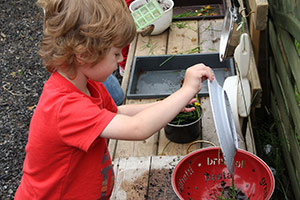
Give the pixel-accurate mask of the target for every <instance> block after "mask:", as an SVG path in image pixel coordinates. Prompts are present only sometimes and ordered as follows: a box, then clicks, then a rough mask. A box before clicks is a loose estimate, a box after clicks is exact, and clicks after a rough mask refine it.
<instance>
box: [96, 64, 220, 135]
mask: <svg viewBox="0 0 300 200" xmlns="http://www.w3.org/2000/svg"><path fill="white" fill-rule="evenodd" d="M207 78H208V79H209V80H210V81H212V80H213V79H214V74H213V71H212V70H211V68H209V67H206V66H205V65H203V64H198V65H194V66H192V67H190V68H188V69H187V71H186V74H185V78H184V83H183V86H182V87H181V88H180V89H179V90H178V91H176V92H175V93H173V94H172V95H170V96H169V97H167V98H165V99H164V100H162V101H160V102H155V103H153V104H150V105H149V106H148V107H144V106H145V105H140V109H141V111H140V112H138V111H139V108H137V109H136V110H135V111H133V112H132V113H130V112H129V111H127V114H129V115H123V114H117V115H116V116H115V117H114V118H113V119H112V121H111V122H110V123H109V124H108V126H107V127H106V128H105V129H104V130H103V132H102V133H101V135H100V136H101V137H105V138H112V139H123V140H144V139H146V138H148V137H150V136H151V135H153V134H154V133H155V132H157V131H158V130H160V129H161V128H163V127H164V126H165V125H166V124H167V123H168V122H170V121H171V120H172V119H173V118H174V117H175V116H176V115H177V114H178V113H179V112H180V111H181V110H182V109H183V108H184V107H185V106H186V105H187V104H189V103H190V101H191V99H193V97H194V96H195V94H196V93H198V92H199V91H200V89H201V85H202V81H203V80H205V79H207ZM142 107H144V108H145V109H142ZM124 108H125V107H124ZM128 112H129V113H128ZM134 112H137V114H134ZM120 113H122V111H121V110H120ZM130 114H133V116H130Z"/></svg>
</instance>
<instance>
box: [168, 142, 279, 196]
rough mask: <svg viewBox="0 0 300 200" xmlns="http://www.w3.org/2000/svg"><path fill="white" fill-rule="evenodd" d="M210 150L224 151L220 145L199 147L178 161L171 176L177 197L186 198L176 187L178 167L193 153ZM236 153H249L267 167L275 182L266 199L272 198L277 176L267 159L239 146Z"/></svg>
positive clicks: (272, 180) (272, 181)
mask: <svg viewBox="0 0 300 200" xmlns="http://www.w3.org/2000/svg"><path fill="white" fill-rule="evenodd" d="M210 150H211V151H213V150H220V151H222V150H221V147H219V146H218V147H205V148H202V149H198V150H195V151H193V152H191V153H189V154H187V155H186V156H185V157H184V158H182V159H181V160H180V161H179V162H178V163H177V165H176V166H175V168H174V170H173V172H172V176H171V185H172V188H173V191H174V192H175V194H176V195H177V197H178V198H179V199H181V200H184V199H183V198H182V197H181V195H180V193H179V191H178V189H177V188H176V184H175V173H176V172H177V171H178V168H179V166H180V164H182V163H183V162H185V161H186V160H187V159H188V158H190V157H192V156H193V155H195V154H197V153H199V152H202V151H210ZM236 153H242V154H246V155H248V156H250V157H252V158H254V159H256V160H257V161H258V162H259V163H261V164H262V165H263V166H264V168H265V169H266V171H267V173H268V175H269V177H270V178H271V183H273V184H272V190H271V191H270V193H269V194H268V195H267V196H266V199H270V198H271V197H272V195H273V193H274V189H275V178H274V175H273V173H272V171H271V169H270V167H269V166H268V165H267V164H266V163H265V161H263V160H262V159H261V158H260V157H258V156H257V155H255V154H253V153H251V152H249V151H246V150H243V149H239V148H238V149H237V151H236Z"/></svg>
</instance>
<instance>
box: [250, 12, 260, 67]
mask: <svg viewBox="0 0 300 200" xmlns="http://www.w3.org/2000/svg"><path fill="white" fill-rule="evenodd" d="M249 26H250V36H251V41H252V45H253V52H254V57H255V60H256V65H258V60H259V50H260V48H259V45H260V34H261V31H259V30H256V29H255V27H254V22H253V19H252V17H251V19H250V25H249Z"/></svg>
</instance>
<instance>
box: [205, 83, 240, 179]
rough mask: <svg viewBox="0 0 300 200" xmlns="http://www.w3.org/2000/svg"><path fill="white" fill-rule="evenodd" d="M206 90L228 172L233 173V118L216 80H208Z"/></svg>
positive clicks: (235, 147)
mask: <svg viewBox="0 0 300 200" xmlns="http://www.w3.org/2000/svg"><path fill="white" fill-rule="evenodd" d="M208 90H209V98H210V104H211V108H212V113H213V118H214V122H215V126H216V131H217V134H218V138H219V142H220V145H221V150H222V152H223V156H224V160H225V164H226V166H227V168H228V170H229V172H230V173H231V174H232V175H233V174H234V156H235V153H236V150H237V149H238V139H237V135H236V129H235V124H234V118H233V115H232V112H231V107H230V104H229V101H228V97H227V94H226V92H225V90H224V89H223V88H222V87H221V86H220V85H219V83H218V82H217V80H216V79H215V80H213V81H212V82H210V81H208Z"/></svg>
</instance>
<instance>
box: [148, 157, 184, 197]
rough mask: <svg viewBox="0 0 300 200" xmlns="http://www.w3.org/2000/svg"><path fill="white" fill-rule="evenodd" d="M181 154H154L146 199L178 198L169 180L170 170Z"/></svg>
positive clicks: (170, 177) (170, 179)
mask: <svg viewBox="0 0 300 200" xmlns="http://www.w3.org/2000/svg"><path fill="white" fill-rule="evenodd" d="M182 158H183V156H154V157H152V160H151V171H150V176H149V187H148V195H147V199H156V200H164V199H173V200H175V199H179V198H178V197H177V195H176V194H175V192H174V190H173V188H172V185H171V181H172V172H173V170H174V168H175V167H176V165H177V163H178V162H179V161H180V160H181V159H182Z"/></svg>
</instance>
